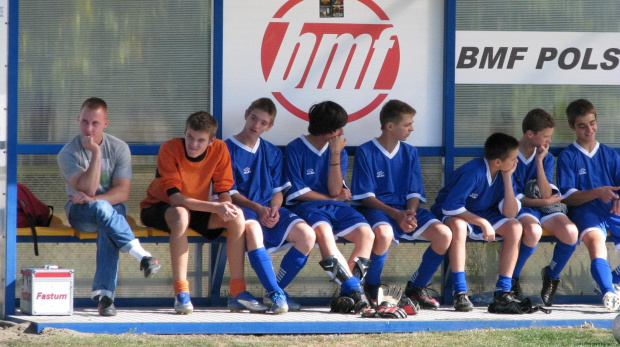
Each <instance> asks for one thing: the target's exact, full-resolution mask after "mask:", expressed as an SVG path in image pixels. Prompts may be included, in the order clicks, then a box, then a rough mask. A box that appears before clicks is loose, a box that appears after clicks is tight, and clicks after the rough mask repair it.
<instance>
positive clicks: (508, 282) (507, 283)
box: [495, 275, 512, 294]
mask: <svg viewBox="0 0 620 347" xmlns="http://www.w3.org/2000/svg"><path fill="white" fill-rule="evenodd" d="M511 289H512V278H510V277H508V276H502V275H499V278H498V279H497V282H496V283H495V294H500V293H502V292H509V291H510V290H511Z"/></svg>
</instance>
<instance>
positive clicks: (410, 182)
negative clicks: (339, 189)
mask: <svg viewBox="0 0 620 347" xmlns="http://www.w3.org/2000/svg"><path fill="white" fill-rule="evenodd" d="M351 194H352V195H353V197H352V199H351V200H352V201H353V203H356V204H360V200H362V199H365V198H367V197H371V196H372V197H375V198H377V199H379V200H380V201H381V202H383V203H384V204H386V205H390V206H394V205H397V206H401V208H405V207H406V205H407V200H409V199H411V198H418V199H420V201H421V202H423V203H425V202H426V196H425V193H424V186H423V184H422V171H421V170H420V161H419V157H418V150H417V149H416V148H415V147H413V146H411V145H409V144H406V143H404V142H399V143H398V145H396V148H394V150H393V151H392V153H388V152H387V151H386V150H385V148H383V146H381V144H379V142H377V140H376V139H373V140H371V141H368V142H366V143H364V144H362V145H361V146H358V147H357V150H356V152H355V158H354V164H353V180H352V183H351Z"/></svg>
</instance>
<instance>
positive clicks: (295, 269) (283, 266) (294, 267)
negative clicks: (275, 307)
mask: <svg viewBox="0 0 620 347" xmlns="http://www.w3.org/2000/svg"><path fill="white" fill-rule="evenodd" d="M306 261H308V256H307V255H305V254H303V253H301V252H300V251H299V250H298V249H297V248H295V247H291V249H290V250H289V251H288V252H286V254H285V255H284V257H282V262H281V263H280V271H278V276H277V280H278V285H279V286H280V288H282V289H284V288H286V287H287V286H288V285H289V284H290V283H291V282H292V281H293V279H294V278H295V276H297V274H298V273H299V271H301V269H302V268H303V267H304V265H306Z"/></svg>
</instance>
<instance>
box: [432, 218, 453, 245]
mask: <svg viewBox="0 0 620 347" xmlns="http://www.w3.org/2000/svg"><path fill="white" fill-rule="evenodd" d="M433 232H434V234H435V235H434V239H435V242H434V243H435V244H436V245H437V246H438V247H439V248H441V249H444V248H445V250H447V249H448V247H450V243H451V242H452V231H451V230H450V228H448V227H447V226H446V225H443V224H439V225H438V226H437V228H436V229H435V230H433ZM431 243H432V242H431Z"/></svg>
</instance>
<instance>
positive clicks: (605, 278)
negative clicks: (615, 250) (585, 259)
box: [590, 258, 615, 295]
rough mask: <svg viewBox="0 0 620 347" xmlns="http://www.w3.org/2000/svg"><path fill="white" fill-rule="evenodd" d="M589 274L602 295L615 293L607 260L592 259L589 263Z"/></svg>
mask: <svg viewBox="0 0 620 347" xmlns="http://www.w3.org/2000/svg"><path fill="white" fill-rule="evenodd" d="M590 273H591V274H592V278H594V281H595V282H596V284H598V287H599V288H600V289H601V293H603V295H605V294H607V293H608V292H612V293H615V291H614V287H613V283H612V277H611V267H610V266H609V263H608V262H607V260H605V259H603V258H594V259H592V262H591V263H590Z"/></svg>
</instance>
